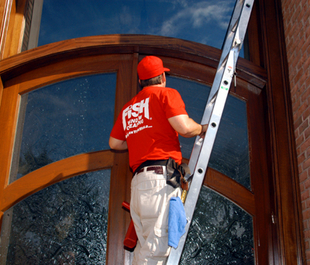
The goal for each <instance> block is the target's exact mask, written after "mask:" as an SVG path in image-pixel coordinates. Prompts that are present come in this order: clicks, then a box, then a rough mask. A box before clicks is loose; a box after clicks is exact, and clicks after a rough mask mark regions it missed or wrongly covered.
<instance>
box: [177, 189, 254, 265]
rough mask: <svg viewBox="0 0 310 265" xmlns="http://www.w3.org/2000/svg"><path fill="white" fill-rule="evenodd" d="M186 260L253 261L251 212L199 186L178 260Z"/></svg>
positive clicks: (183, 261)
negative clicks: (192, 214) (198, 193)
mask: <svg viewBox="0 0 310 265" xmlns="http://www.w3.org/2000/svg"><path fill="white" fill-rule="evenodd" d="M188 264H191V265H196V264H199V265H200V264H248V265H251V264H255V259H254V243H253V220H252V216H250V215H249V214H247V213H246V212H245V211H243V210H242V209H241V208H239V207H238V206H236V205H235V204H233V203H232V202H230V201H229V200H227V199H225V198H224V197H223V196H220V195H218V194H217V193H215V192H213V191H211V190H210V189H208V188H206V187H202V190H201V193H200V196H199V199H198V202H197V205H196V209H195V213H194V216H193V221H192V223H191V227H190V229H189V232H188V237H187V239H186V242H185V246H184V249H183V254H182V257H181V262H180V265H188Z"/></svg>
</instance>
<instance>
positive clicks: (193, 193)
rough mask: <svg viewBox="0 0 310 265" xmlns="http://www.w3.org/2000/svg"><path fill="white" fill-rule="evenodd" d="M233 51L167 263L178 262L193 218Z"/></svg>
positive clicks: (231, 71) (230, 67) (224, 99)
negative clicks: (183, 221)
mask: <svg viewBox="0 0 310 265" xmlns="http://www.w3.org/2000/svg"><path fill="white" fill-rule="evenodd" d="M234 55H235V53H234V51H231V52H230V55H229V58H228V63H227V65H226V69H225V75H224V78H223V79H224V81H223V82H222V84H221V89H220V90H219V92H218V95H217V98H216V101H215V104H214V108H213V112H212V115H211V118H210V121H211V124H210V126H209V127H208V130H207V132H206V135H205V139H208V140H207V141H202V146H201V150H200V153H199V156H198V160H197V163H196V166H195V169H194V176H193V180H192V181H191V184H190V189H189V191H188V194H187V199H186V201H185V204H184V208H185V215H186V219H187V221H188V222H187V224H186V226H185V234H184V235H183V236H182V237H181V238H180V241H179V245H178V247H177V249H171V253H170V255H169V258H168V261H167V265H175V264H178V263H179V260H180V258H181V254H182V251H183V248H184V245H185V240H186V237H187V233H188V230H189V227H190V224H191V220H192V218H193V214H194V209H195V207H196V202H197V200H198V197H199V193H200V190H201V187H202V184H203V180H204V176H205V173H206V170H207V165H208V162H209V159H210V156H211V152H212V147H213V144H214V141H215V137H216V134H217V130H218V127H219V124H220V121H221V116H222V113H223V109H224V106H225V103H226V99H227V96H228V93H229V87H230V84H231V80H232V76H233V73H234V69H233V61H234V58H233V57H234Z"/></svg>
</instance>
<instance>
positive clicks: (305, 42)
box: [282, 0, 310, 265]
mask: <svg viewBox="0 0 310 265" xmlns="http://www.w3.org/2000/svg"><path fill="white" fill-rule="evenodd" d="M282 13H283V21H284V33H285V42H286V49H287V59H288V66H289V80H290V87H291V96H292V106H293V115H294V129H295V137H296V147H297V156H298V170H299V181H300V190H301V200H302V211H303V212H302V213H303V225H304V227H303V228H304V237H305V249H306V259H307V264H308V265H310V7H309V4H308V0H282Z"/></svg>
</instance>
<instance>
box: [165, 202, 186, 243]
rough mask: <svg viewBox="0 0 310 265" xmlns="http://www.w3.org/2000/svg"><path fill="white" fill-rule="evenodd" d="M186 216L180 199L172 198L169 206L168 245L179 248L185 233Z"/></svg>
mask: <svg viewBox="0 0 310 265" xmlns="http://www.w3.org/2000/svg"><path fill="white" fill-rule="evenodd" d="M186 222H187V221H186V215H185V210H184V206H183V203H182V201H181V199H180V198H179V197H172V198H171V199H170V204H169V219H168V245H169V246H171V247H174V248H177V247H178V244H179V240H180V238H181V236H182V235H183V234H184V233H185V225H186Z"/></svg>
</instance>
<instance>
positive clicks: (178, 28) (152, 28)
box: [39, 0, 235, 48]
mask: <svg viewBox="0 0 310 265" xmlns="http://www.w3.org/2000/svg"><path fill="white" fill-rule="evenodd" d="M234 5H235V1H234V0H208V1H201V0H183V1H166V0H148V1H145V0H131V1H128V0H115V1H98V0H88V1H82V0H74V1H73V0H66V1H62V0H44V3H43V10H42V19H41V25H40V34H39V46H41V45H44V44H48V43H52V42H57V41H61V40H67V39H72V38H78V37H84V36H95V35H105V34H148V35H158V36H167V37H175V38H179V39H184V40H190V41H194V42H198V43H202V44H206V45H209V46H212V47H216V48H221V47H222V43H223V41H224V38H225V34H226V30H227V27H228V24H229V21H230V17H231V14H232V12H233V8H234Z"/></svg>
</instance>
